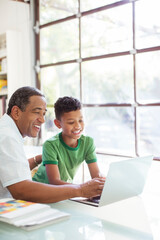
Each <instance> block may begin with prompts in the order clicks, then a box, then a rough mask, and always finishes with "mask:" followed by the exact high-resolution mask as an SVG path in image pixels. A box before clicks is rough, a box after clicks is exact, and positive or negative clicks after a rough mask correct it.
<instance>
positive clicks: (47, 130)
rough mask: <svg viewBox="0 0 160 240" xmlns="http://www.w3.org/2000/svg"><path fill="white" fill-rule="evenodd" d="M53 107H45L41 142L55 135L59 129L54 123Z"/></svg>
mask: <svg viewBox="0 0 160 240" xmlns="http://www.w3.org/2000/svg"><path fill="white" fill-rule="evenodd" d="M54 119H55V115H54V108H53V107H47V113H46V116H45V123H44V124H43V125H42V140H43V143H44V142H45V141H46V140H47V139H48V138H51V137H52V136H54V135H56V134H57V133H58V132H59V130H58V128H57V127H56V126H55V124H54ZM43 143H42V144H43Z"/></svg>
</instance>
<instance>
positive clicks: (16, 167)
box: [0, 137, 31, 187]
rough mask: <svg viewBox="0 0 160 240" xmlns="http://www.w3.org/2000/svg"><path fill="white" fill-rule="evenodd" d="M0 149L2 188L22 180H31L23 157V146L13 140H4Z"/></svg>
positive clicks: (10, 138)
mask: <svg viewBox="0 0 160 240" xmlns="http://www.w3.org/2000/svg"><path fill="white" fill-rule="evenodd" d="M3 142H5V144H3V147H1V149H0V155H1V157H0V180H1V183H2V186H3V187H7V186H10V185H12V184H15V183H17V182H21V181H24V180H28V179H29V180H31V171H30V168H29V163H28V159H27V158H26V156H25V152H24V149H23V144H22V143H21V142H19V141H16V139H15V138H12V137H9V138H7V137H6V138H4V139H3Z"/></svg>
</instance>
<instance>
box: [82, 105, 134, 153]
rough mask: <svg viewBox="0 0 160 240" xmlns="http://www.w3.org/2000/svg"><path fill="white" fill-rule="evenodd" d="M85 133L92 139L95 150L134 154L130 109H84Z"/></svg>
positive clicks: (131, 111)
mask: <svg viewBox="0 0 160 240" xmlns="http://www.w3.org/2000/svg"><path fill="white" fill-rule="evenodd" d="M84 115H85V130H86V131H85V133H86V135H89V136H91V137H93V139H94V141H95V145H96V147H97V150H99V151H103V152H107V153H113V152H114V153H115V154H124V155H125V154H126V155H130V154H131V155H132V154H134V125H133V121H134V114H133V109H132V108H122V107H117V108H113V107H110V108H104V107H100V108H84Z"/></svg>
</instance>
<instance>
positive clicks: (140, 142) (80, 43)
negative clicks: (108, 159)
mask: <svg viewBox="0 0 160 240" xmlns="http://www.w3.org/2000/svg"><path fill="white" fill-rule="evenodd" d="M35 3H36V4H37V3H39V5H38V4H37V5H36V7H35V9H36V14H35V15H36V21H37V22H39V29H40V30H39V33H38V34H36V39H37V46H39V47H37V63H40V72H38V73H37V83H39V77H40V86H41V88H42V90H43V92H44V93H45V95H46V98H47V102H48V112H47V116H46V124H45V126H44V129H43V132H42V136H43V140H45V139H47V138H48V137H50V136H52V135H53V134H54V133H56V131H57V129H56V127H55V126H54V124H53V119H54V113H53V104H54V102H55V101H56V100H57V98H58V97H60V96H64V95H69V96H74V97H77V98H79V99H80V100H81V102H82V104H83V109H84V114H85V132H86V134H88V135H90V136H92V137H93V138H94V140H95V144H96V147H97V153H99V154H100V155H101V156H104V155H106V156H107V155H108V156H110V155H113V156H114V155H115V156H124V157H127V156H139V155H147V154H153V155H154V157H155V159H156V160H159V159H160V150H159V143H160V87H159V86H160V67H159V62H160V21H159V9H160V2H159V0H148V1H145V0H135V1H134V0H132V1H129V0H128V1H127V0H124V1H114V0H99V1H92V0H77V1H76V0H70V1H64V0H54V1H53V0H36V1H35ZM37 6H39V7H37ZM148 16H149V17H148Z"/></svg>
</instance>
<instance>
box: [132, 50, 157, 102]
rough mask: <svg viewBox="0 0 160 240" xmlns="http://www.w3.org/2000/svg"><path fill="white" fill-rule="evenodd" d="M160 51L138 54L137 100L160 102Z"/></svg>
mask: <svg viewBox="0 0 160 240" xmlns="http://www.w3.org/2000/svg"><path fill="white" fill-rule="evenodd" d="M159 63H160V51H156V52H149V53H141V54H137V57H136V65H137V97H138V98H137V99H138V101H142V102H157V101H160V87H159V86H160V67H159Z"/></svg>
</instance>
